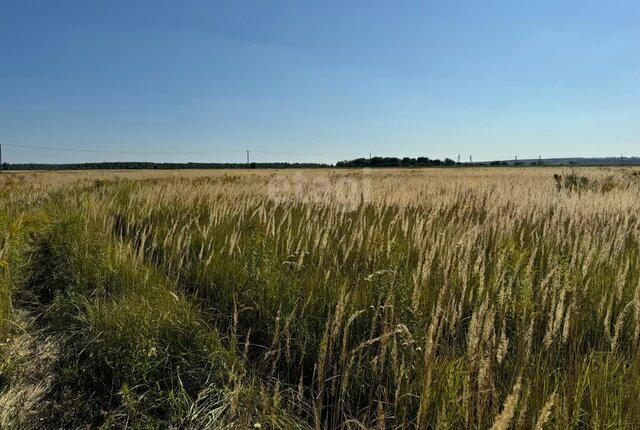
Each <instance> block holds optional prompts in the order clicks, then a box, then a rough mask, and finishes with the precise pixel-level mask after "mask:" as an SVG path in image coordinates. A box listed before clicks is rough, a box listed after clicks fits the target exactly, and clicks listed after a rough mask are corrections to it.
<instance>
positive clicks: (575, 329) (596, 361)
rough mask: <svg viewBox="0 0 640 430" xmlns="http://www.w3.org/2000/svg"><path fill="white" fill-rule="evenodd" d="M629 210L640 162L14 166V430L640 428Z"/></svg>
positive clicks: (6, 391) (635, 220)
mask: <svg viewBox="0 0 640 430" xmlns="http://www.w3.org/2000/svg"><path fill="white" fill-rule="evenodd" d="M554 175H555V177H554ZM639 209H640V170H633V169H631V168H627V169H623V168H580V169H577V170H575V171H570V170H563V169H562V168H543V167H540V168H495V169H489V168H458V169H457V168H451V169H422V170H409V169H402V170H400V169H397V170H393V169H389V170H385V169H379V170H373V171H366V170H365V171H361V170H334V171H332V170H307V171H288V170H287V171H272V170H257V171H251V170H247V171H148V172H145V171H132V172H126V171H122V172H111V171H109V172H107V171H105V172H95V171H93V172H73V173H71V172H49V173H45V172H42V173H31V172H23V173H20V172H17V173H11V174H8V173H3V174H2V175H0V428H2V429H5V428H7V429H14V428H15V429H39V428H43V429H45V428H65V429H66V428H105V429H107V428H118V429H119V428H129V429H154V428H176V429H177V428H180V429H236V428H237V429H247V428H263V429H296V428H298V429H306V428H310V429H333V428H341V429H363V428H377V429H385V428H402V429H413V428H420V429H423V428H438V429H440V428H442V429H447V428H450V429H459V428H496V429H507V428H524V429H529V428H532V429H543V428H549V429H550V428H580V429H582V428H638V427H640V352H639V351H640V350H639V346H640V265H639V263H640V260H639V252H640V218H639Z"/></svg>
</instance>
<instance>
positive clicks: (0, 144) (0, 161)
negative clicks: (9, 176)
mask: <svg viewBox="0 0 640 430" xmlns="http://www.w3.org/2000/svg"><path fill="white" fill-rule="evenodd" d="M3 170H4V166H3V165H2V143H0V173H2V171H3Z"/></svg>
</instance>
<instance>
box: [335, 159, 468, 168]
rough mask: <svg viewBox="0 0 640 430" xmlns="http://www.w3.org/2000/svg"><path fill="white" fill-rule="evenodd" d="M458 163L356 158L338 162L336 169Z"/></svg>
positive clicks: (436, 160) (452, 162)
mask: <svg viewBox="0 0 640 430" xmlns="http://www.w3.org/2000/svg"><path fill="white" fill-rule="evenodd" d="M454 165H456V162H455V161H453V160H452V159H450V158H445V159H444V161H442V160H439V159H437V158H436V159H431V158H428V157H417V158H411V157H404V158H398V157H372V158H356V159H354V160H344V161H338V162H337V163H336V167H411V166H414V167H429V166H454Z"/></svg>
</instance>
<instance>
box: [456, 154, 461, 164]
mask: <svg viewBox="0 0 640 430" xmlns="http://www.w3.org/2000/svg"><path fill="white" fill-rule="evenodd" d="M456 164H460V154H458V162H457V163H456Z"/></svg>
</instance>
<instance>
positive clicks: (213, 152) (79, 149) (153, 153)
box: [3, 143, 244, 155]
mask: <svg viewBox="0 0 640 430" xmlns="http://www.w3.org/2000/svg"><path fill="white" fill-rule="evenodd" d="M3 145H4V146H11V147H13V148H24V149H39V150H44V151H65V152H88V153H96V154H126V155H207V154H237V153H241V152H244V151H201V152H162V151H160V152H158V151H112V150H106V149H86V148H60V147H55V146H37V145H16V144H13V143H3Z"/></svg>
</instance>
